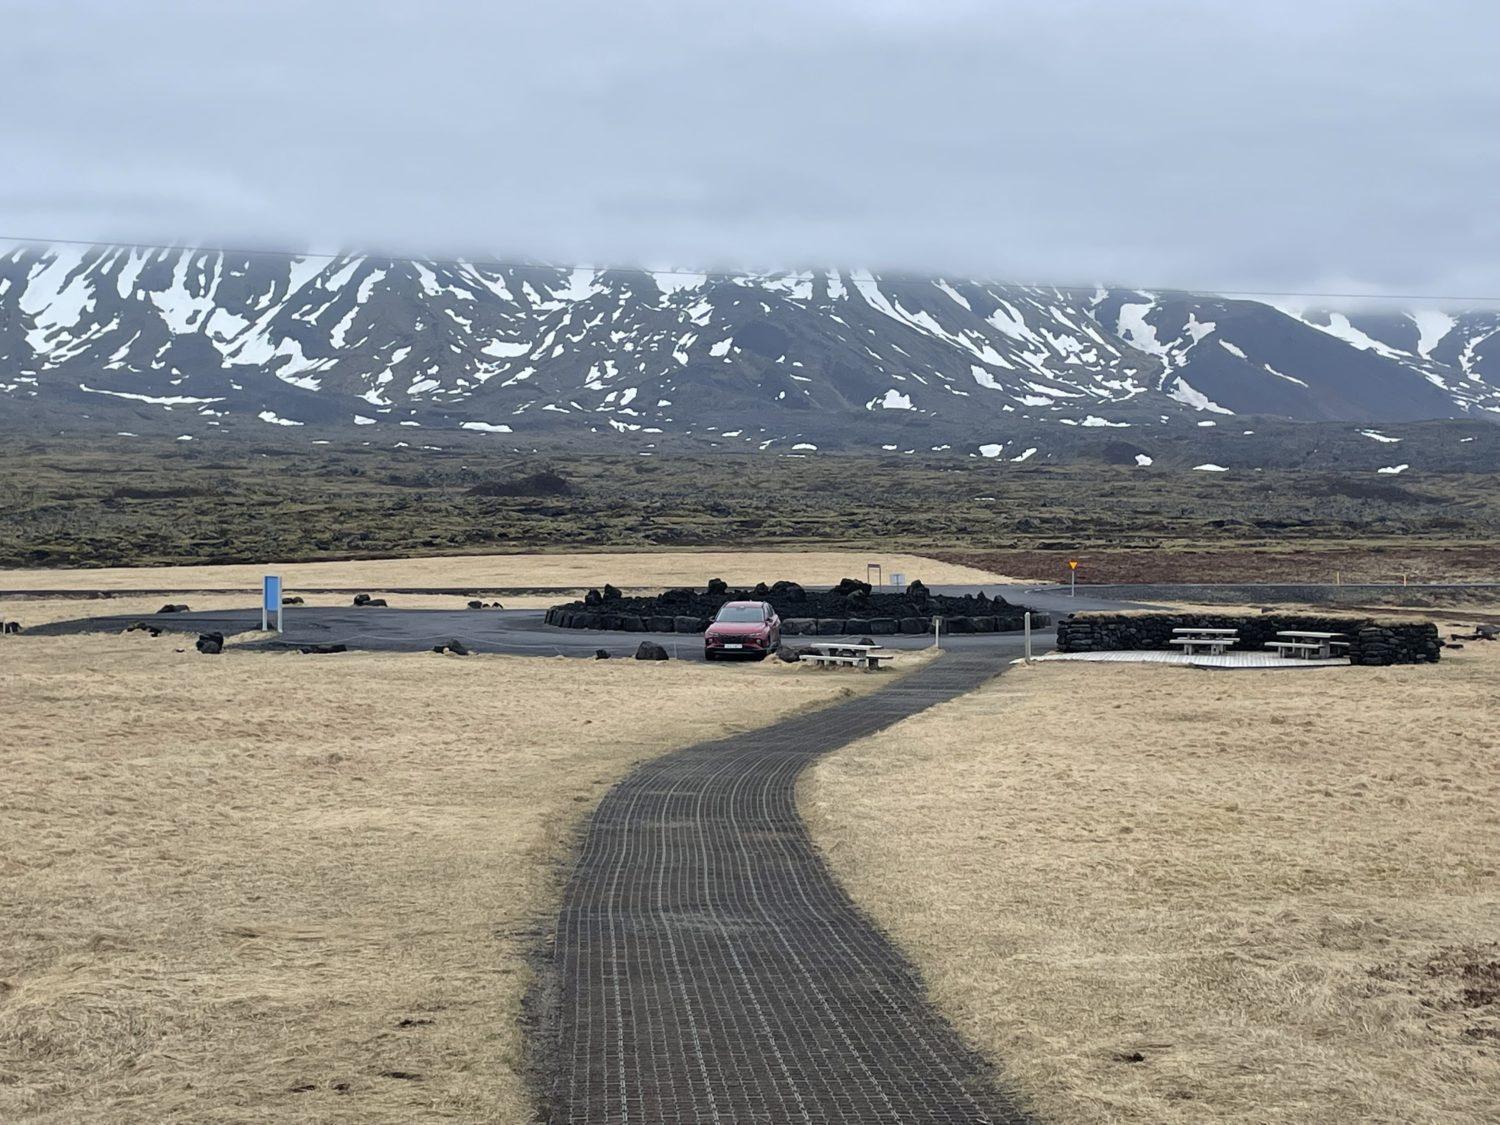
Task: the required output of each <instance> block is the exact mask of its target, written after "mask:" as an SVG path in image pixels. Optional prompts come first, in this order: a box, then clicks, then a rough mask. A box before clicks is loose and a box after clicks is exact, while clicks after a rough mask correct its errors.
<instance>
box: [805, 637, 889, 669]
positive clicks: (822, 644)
mask: <svg viewBox="0 0 1500 1125" xmlns="http://www.w3.org/2000/svg"><path fill="white" fill-rule="evenodd" d="M807 647H808V648H809V649H811V650H812V651H811V652H808V653H805V654H804V655H803V657H802V659H803V660H804V661H806V662H808V663H810V664H816V665H818V666H819V667H822V668H837V667H839V666H840V665H843V666H845V667H850V668H854V667H858V666H860V665H863V666H864V667H866V668H879V667H880V664H881V661H890V660H894V659H896V654H895V653H894V652H889V651H887V650H886V649H885V648H883V647H882V646H880V645H862V644H851V643H850V642H848V641H816V642H814V643H813V644H810V645H808V646H807Z"/></svg>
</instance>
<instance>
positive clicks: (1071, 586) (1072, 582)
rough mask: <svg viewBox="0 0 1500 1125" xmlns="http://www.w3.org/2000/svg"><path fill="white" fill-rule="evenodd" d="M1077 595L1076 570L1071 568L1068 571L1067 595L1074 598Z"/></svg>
mask: <svg viewBox="0 0 1500 1125" xmlns="http://www.w3.org/2000/svg"><path fill="white" fill-rule="evenodd" d="M1077 596H1078V571H1077V569H1076V568H1075V569H1073V570H1070V571H1068V597H1070V598H1076V597H1077Z"/></svg>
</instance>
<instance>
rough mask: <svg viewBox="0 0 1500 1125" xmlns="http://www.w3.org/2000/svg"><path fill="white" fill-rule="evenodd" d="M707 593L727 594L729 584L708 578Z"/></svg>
mask: <svg viewBox="0 0 1500 1125" xmlns="http://www.w3.org/2000/svg"><path fill="white" fill-rule="evenodd" d="M708 592H709V593H710V594H727V593H729V583H728V582H725V581H724V579H722V578H710V579H709V580H708Z"/></svg>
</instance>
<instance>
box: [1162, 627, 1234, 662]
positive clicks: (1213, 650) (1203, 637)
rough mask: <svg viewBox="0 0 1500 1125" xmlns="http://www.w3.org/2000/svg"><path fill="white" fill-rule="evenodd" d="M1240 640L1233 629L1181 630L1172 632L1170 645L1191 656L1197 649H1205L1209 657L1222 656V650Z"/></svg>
mask: <svg viewBox="0 0 1500 1125" xmlns="http://www.w3.org/2000/svg"><path fill="white" fill-rule="evenodd" d="M1239 639H1240V635H1239V633H1238V632H1237V631H1236V630H1234V629H1198V628H1182V629H1173V630H1172V644H1174V645H1181V646H1182V651H1183V655H1185V656H1192V655H1193V653H1194V652H1195V651H1197V650H1198V649H1206V650H1207V651H1208V654H1209V655H1210V656H1223V655H1224V650H1225V649H1227V648H1229V647H1230V646H1231V645H1233V644H1234V643H1235V642H1236V641H1238V640H1239Z"/></svg>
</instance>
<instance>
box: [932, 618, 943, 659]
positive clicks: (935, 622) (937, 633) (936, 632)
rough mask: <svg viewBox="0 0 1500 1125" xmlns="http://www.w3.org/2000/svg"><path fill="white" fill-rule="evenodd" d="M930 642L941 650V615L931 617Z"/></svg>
mask: <svg viewBox="0 0 1500 1125" xmlns="http://www.w3.org/2000/svg"><path fill="white" fill-rule="evenodd" d="M932 643H933V645H934V646H935V647H936V648H937V650H938V651H939V652H942V651H943V619H942V618H941V617H934V618H933V619H932Z"/></svg>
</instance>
